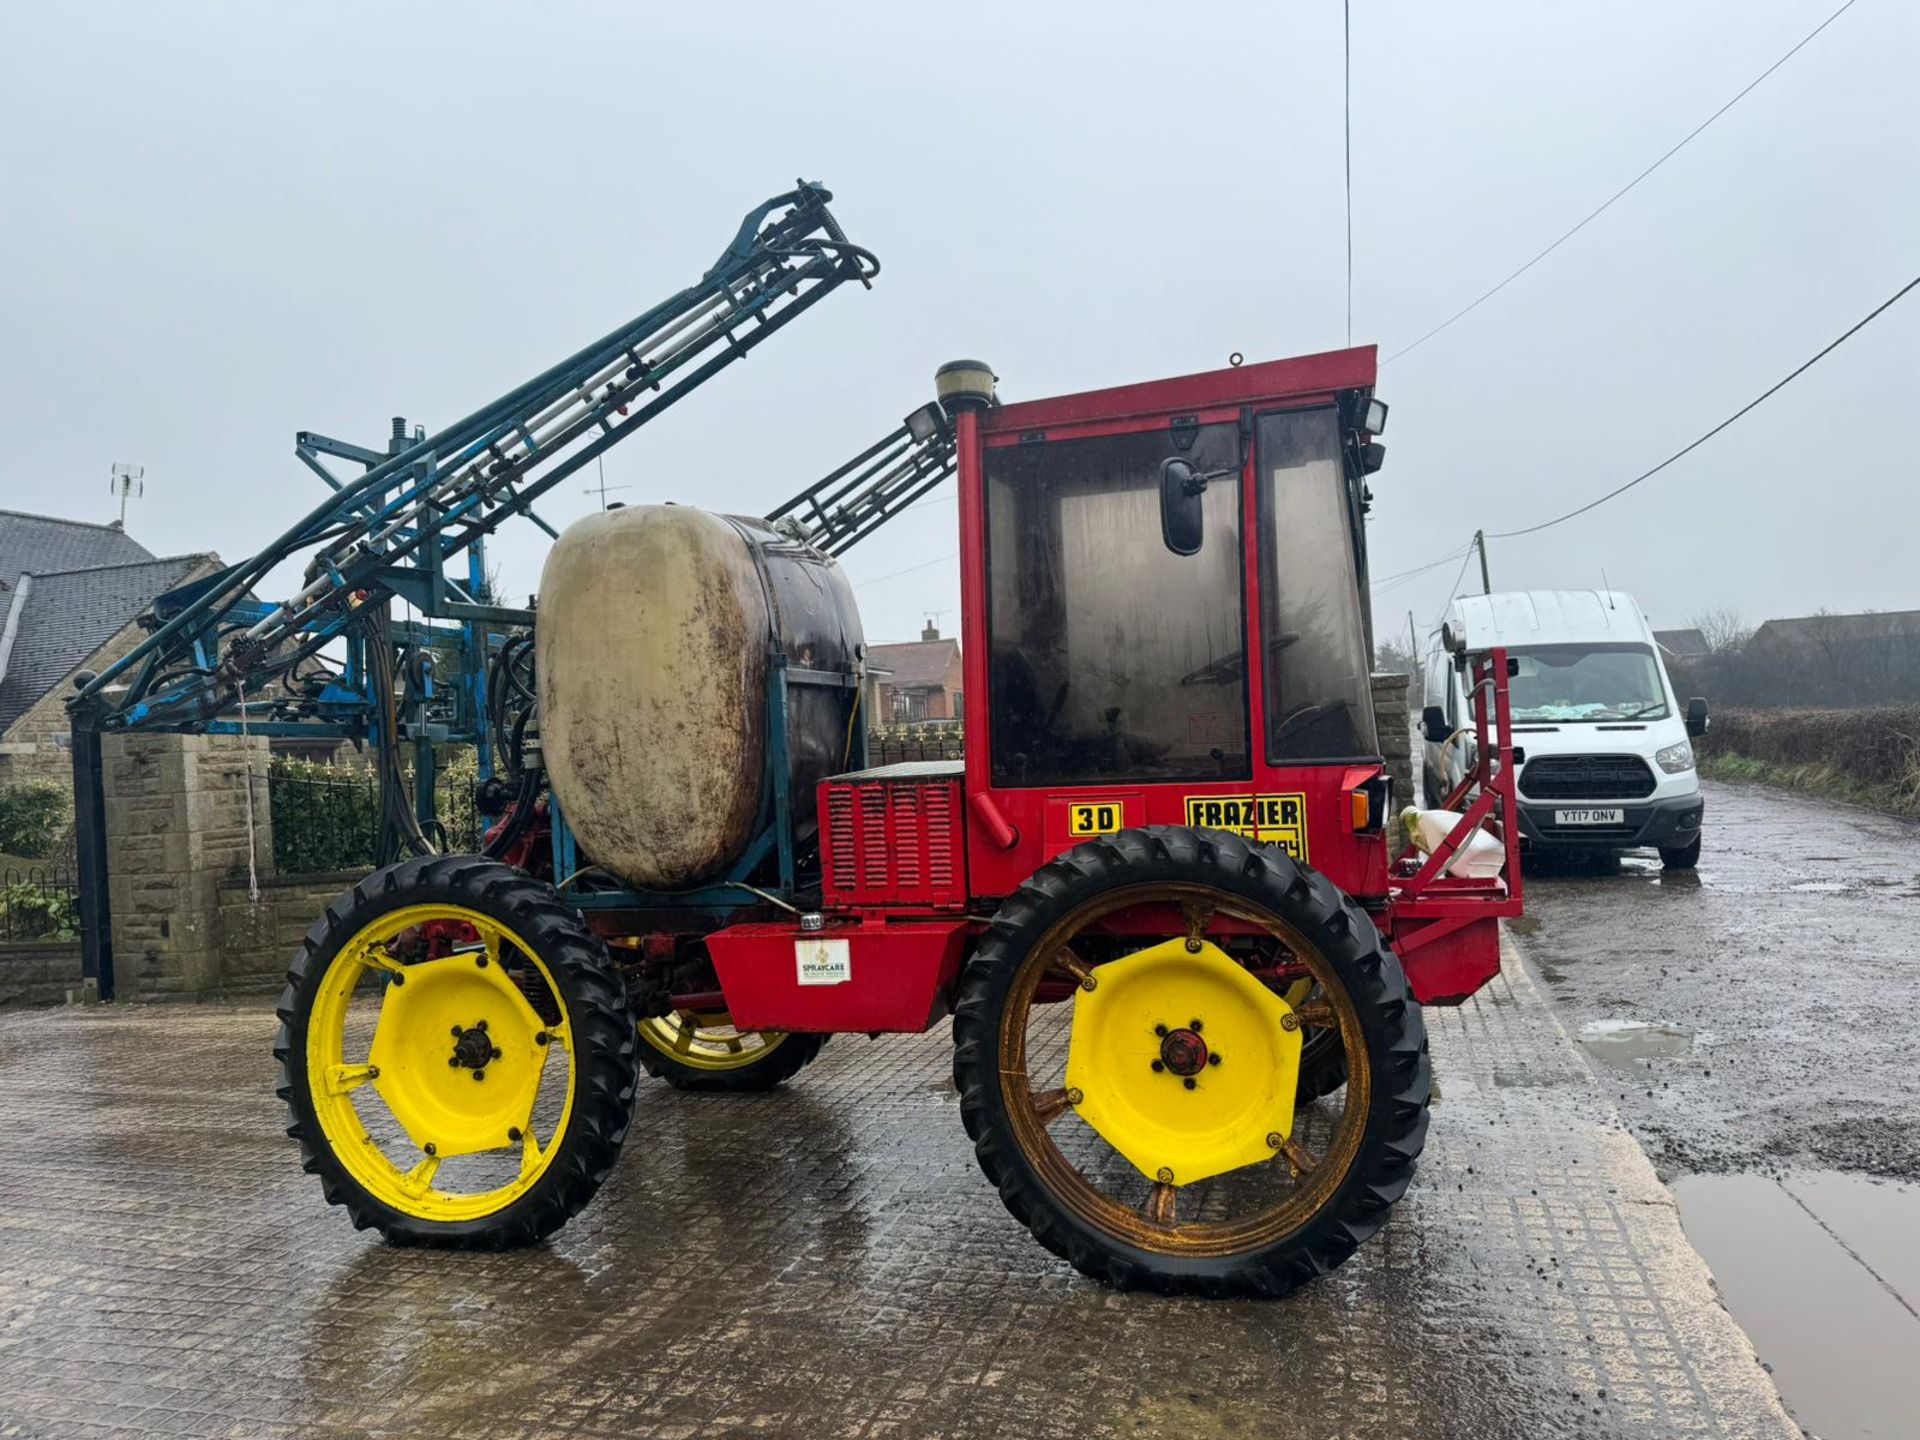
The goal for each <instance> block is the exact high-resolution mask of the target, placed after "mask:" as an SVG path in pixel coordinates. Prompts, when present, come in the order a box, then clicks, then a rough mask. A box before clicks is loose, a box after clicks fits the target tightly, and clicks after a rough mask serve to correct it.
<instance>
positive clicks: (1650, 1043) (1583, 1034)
mask: <svg viewBox="0 0 1920 1440" xmlns="http://www.w3.org/2000/svg"><path fill="white" fill-rule="evenodd" d="M1580 1043H1581V1044H1582V1045H1584V1046H1586V1047H1587V1049H1588V1050H1590V1051H1591V1052H1592V1053H1593V1055H1594V1056H1595V1057H1596V1058H1597V1059H1601V1060H1605V1061H1606V1062H1607V1063H1608V1064H1610V1065H1617V1066H1619V1067H1620V1068H1621V1069H1623V1070H1634V1069H1638V1068H1640V1062H1641V1061H1643V1060H1673V1059H1678V1058H1679V1057H1680V1056H1683V1055H1691V1054H1692V1053H1693V1032H1692V1031H1691V1030H1687V1029H1684V1028H1682V1027H1681V1026H1679V1025H1655V1024H1651V1023H1649V1022H1647V1021H1644V1020H1589V1021H1587V1023H1586V1024H1584V1025H1582V1026H1581V1027H1580Z"/></svg>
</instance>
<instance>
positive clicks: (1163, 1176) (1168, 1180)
mask: <svg viewBox="0 0 1920 1440" xmlns="http://www.w3.org/2000/svg"><path fill="white" fill-rule="evenodd" d="M1153 1178H1154V1179H1156V1180H1158V1181H1159V1182H1160V1183H1161V1184H1162V1185H1171V1184H1172V1183H1173V1171H1171V1170H1169V1169H1168V1168H1167V1167H1166V1166H1164V1165H1162V1166H1161V1167H1160V1170H1159V1173H1157V1174H1156V1175H1155V1176H1154V1177H1153Z"/></svg>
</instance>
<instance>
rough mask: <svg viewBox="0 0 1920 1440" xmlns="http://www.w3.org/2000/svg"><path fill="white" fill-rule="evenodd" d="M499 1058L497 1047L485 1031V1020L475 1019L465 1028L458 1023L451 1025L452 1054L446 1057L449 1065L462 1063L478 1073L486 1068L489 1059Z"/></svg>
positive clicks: (499, 1053)
mask: <svg viewBox="0 0 1920 1440" xmlns="http://www.w3.org/2000/svg"><path fill="white" fill-rule="evenodd" d="M500 1058H501V1052H500V1049H499V1047H498V1046H496V1045H495V1044H494V1043H493V1037H492V1036H491V1035H489V1034H488V1033H487V1022H486V1021H484V1020H476V1021H475V1022H474V1023H473V1024H472V1025H469V1026H466V1027H465V1028H462V1027H461V1026H458V1025H456V1026H454V1027H453V1054H452V1055H450V1056H448V1057H447V1063H448V1064H449V1065H462V1066H465V1067H466V1068H467V1069H469V1070H471V1071H473V1073H474V1074H475V1075H479V1074H480V1073H481V1072H482V1071H484V1070H485V1069H486V1068H487V1062H488V1061H489V1060H498V1059H500Z"/></svg>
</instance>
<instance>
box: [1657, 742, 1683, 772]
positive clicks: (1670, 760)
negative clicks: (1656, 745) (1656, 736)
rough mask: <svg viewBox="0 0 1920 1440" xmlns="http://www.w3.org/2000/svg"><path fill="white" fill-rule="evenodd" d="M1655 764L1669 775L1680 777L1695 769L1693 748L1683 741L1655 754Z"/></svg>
mask: <svg viewBox="0 0 1920 1440" xmlns="http://www.w3.org/2000/svg"><path fill="white" fill-rule="evenodd" d="M1653 763H1654V764H1656V765H1658V766H1659V767H1660V768H1661V769H1662V770H1664V771H1666V772H1667V774H1669V775H1678V774H1680V773H1681V772H1682V771H1686V770H1691V769H1692V768H1693V746H1692V745H1691V744H1689V743H1688V742H1687V741H1685V740H1682V741H1680V742H1679V743H1677V744H1674V745H1669V746H1667V747H1666V748H1665V749H1663V750H1658V751H1656V752H1655V753H1654V757H1653Z"/></svg>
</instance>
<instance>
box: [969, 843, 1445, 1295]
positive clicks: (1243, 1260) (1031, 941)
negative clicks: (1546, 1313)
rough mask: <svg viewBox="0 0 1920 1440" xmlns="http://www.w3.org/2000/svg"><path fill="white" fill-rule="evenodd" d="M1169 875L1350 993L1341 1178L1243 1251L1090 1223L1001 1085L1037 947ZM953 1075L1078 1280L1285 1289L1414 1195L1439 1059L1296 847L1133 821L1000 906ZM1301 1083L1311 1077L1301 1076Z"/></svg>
mask: <svg viewBox="0 0 1920 1440" xmlns="http://www.w3.org/2000/svg"><path fill="white" fill-rule="evenodd" d="M1158 882H1187V883H1200V884H1205V885H1208V886H1211V887H1213V888H1215V889H1218V890H1220V891H1221V892H1223V893H1225V894H1227V895H1230V896H1233V897H1236V898H1239V899H1243V900H1250V901H1253V902H1254V903H1255V904H1257V905H1259V906H1260V907H1262V908H1263V909H1265V910H1267V911H1269V912H1270V913H1271V914H1273V915H1275V916H1277V917H1278V918H1279V919H1281V920H1283V921H1285V922H1286V923H1287V924H1288V925H1290V926H1291V927H1292V928H1293V929H1294V930H1296V931H1297V932H1298V933H1299V934H1300V935H1301V937H1302V938H1304V939H1306V940H1307V941H1308V942H1309V943H1311V944H1313V945H1314V946H1315V947H1316V948H1317V949H1318V950H1319V951H1320V954H1321V955H1322V956H1323V957H1324V958H1325V959H1326V960H1327V961H1328V962H1329V965H1330V967H1331V968H1332V969H1333V970H1334V971H1335V973H1336V974H1337V976H1338V977H1339V979H1340V981H1341V983H1342V984H1343V985H1344V987H1345V988H1346V990H1347V992H1348V994H1349V996H1350V998H1351V999H1352V1001H1353V1004H1354V1009H1355V1010H1356V1011H1357V1013H1358V1015H1359V1019H1360V1028H1361V1032H1362V1035H1363V1036H1364V1038H1365V1041H1366V1050H1367V1057H1368V1062H1369V1065H1370V1067H1371V1072H1372V1074H1371V1079H1372V1100H1371V1103H1370V1105H1369V1107H1368V1114H1367V1117H1366V1120H1365V1123H1364V1128H1363V1133H1362V1136H1361V1139H1360V1144H1359V1147H1358V1150H1357V1152H1356V1153H1355V1155H1354V1157H1353V1161H1352V1163H1351V1165H1350V1166H1349V1167H1348V1170H1347V1174H1346V1176H1345V1178H1344V1179H1343V1180H1342V1181H1341V1183H1340V1185H1339V1187H1338V1188H1337V1189H1336V1190H1335V1191H1334V1192H1333V1194H1332V1195H1331V1196H1329V1198H1328V1200H1327V1201H1326V1203H1324V1204H1323V1205H1322V1206H1321V1207H1320V1208H1319V1209H1318V1210H1317V1211H1315V1212H1313V1213H1312V1214H1311V1215H1310V1216H1309V1217H1308V1218H1307V1219H1306V1220H1305V1221H1304V1222H1303V1223H1302V1224H1301V1225H1300V1226H1298V1227H1296V1228H1295V1229H1294V1230H1292V1231H1291V1232H1289V1233H1287V1234H1285V1235H1283V1236H1281V1237H1279V1238H1278V1239H1277V1240H1275V1241H1273V1242H1271V1243H1268V1244H1266V1245H1264V1246H1262V1247H1260V1248H1257V1249H1252V1250H1248V1251H1244V1252H1241V1253H1236V1254H1227V1255H1217V1256H1215V1255H1209V1256H1200V1257H1195V1256H1191V1255H1169V1254H1165V1253H1158V1252H1154V1251H1150V1250H1147V1249H1144V1248H1140V1247H1137V1246H1134V1245H1132V1244H1130V1243H1128V1242H1126V1241H1124V1240H1121V1239H1119V1238H1117V1237H1115V1236H1113V1235H1111V1234H1108V1233H1107V1232H1105V1231H1102V1230H1100V1229H1097V1228H1095V1227H1094V1226H1093V1225H1092V1224H1090V1223H1089V1222H1088V1221H1087V1220H1085V1219H1084V1218H1083V1217H1081V1216H1080V1215H1079V1214H1077V1213H1076V1212H1074V1211H1073V1210H1072V1209H1070V1208H1068V1207H1067V1206H1066V1205H1064V1204H1062V1203H1061V1202H1060V1200H1059V1199H1058V1198H1057V1197H1056V1196H1055V1195H1054V1194H1053V1192H1052V1191H1050V1190H1049V1189H1048V1188H1047V1187H1046V1185H1045V1184H1044V1183H1043V1182H1042V1181H1041V1180H1040V1178H1039V1177H1038V1175H1037V1174H1036V1173H1035V1170H1034V1168H1033V1166H1032V1165H1031V1163H1030V1162H1029V1161H1028V1159H1027V1157H1026V1156H1025V1154H1024V1153H1023V1152H1022V1151H1021V1149H1020V1147H1019V1145H1018V1143H1017V1142H1016V1140H1015V1139H1014V1135H1013V1132H1012V1128H1011V1126H1010V1123H1009V1120H1008V1115H1007V1109H1006V1099H1005V1095H1004V1093H1003V1092H1002V1090H1001V1087H1000V1069H999V1062H1000V1022H1001V1016H1002V1012H1003V1010H1004V1008H1005V1005H1006V1002H1007V998H1008V994H1009V991H1010V989H1011V987H1012V985H1013V982H1014V979H1015V976H1016V975H1017V973H1018V972H1019V971H1020V969H1021V966H1022V964H1023V962H1025V961H1026V959H1027V956H1028V952H1029V951H1030V950H1031V948H1032V947H1033V946H1034V945H1035V944H1036V943H1037V942H1038V941H1039V939H1040V938H1041V937H1042V936H1043V935H1045V934H1046V933H1047V932H1048V930H1049V929H1051V928H1052V927H1053V926H1054V925H1055V924H1056V923H1058V922H1059V921H1060V920H1062V919H1064V918H1065V917H1066V916H1067V915H1068V914H1070V913H1071V912H1072V911H1074V910H1076V909H1078V908H1079V907H1080V906H1081V905H1083V904H1085V903H1087V902H1088V901H1090V900H1092V899H1094V898H1095V897H1097V896H1099V895H1101V894H1102V893H1104V892H1106V891H1109V890H1114V889H1117V888H1121V887H1127V886H1133V885H1142V884H1154V883H1158ZM953 1033H954V1063H953V1074H954V1084H955V1085H956V1087H957V1088H958V1089H959V1092H960V1113H961V1118H962V1120H963V1121H964V1122H965V1124H966V1128H967V1134H968V1136H969V1137H970V1138H971V1139H972V1140H973V1142H974V1153H975V1156H976V1157H977V1158H978V1160H979V1162H980V1168H981V1169H982V1170H984V1171H985V1172H986V1175H987V1178H988V1179H989V1180H991V1181H992V1182H993V1184H994V1186H995V1188H996V1189H997V1190H998V1191H999V1193H1000V1198H1001V1200H1002V1201H1003V1202H1004V1203H1005V1205H1006V1207H1007V1209H1008V1211H1009V1212H1011V1213H1012V1215H1013V1217H1014V1218H1015V1219H1016V1220H1018V1221H1020V1222H1021V1223H1022V1224H1023V1225H1025V1226H1026V1227H1027V1229H1028V1230H1029V1231H1031V1232H1032V1234H1033V1236H1034V1238H1035V1239H1037V1240H1038V1241H1039V1242H1040V1243H1041V1244H1042V1245H1044V1246H1046V1248H1047V1249H1049V1250H1051V1251H1052V1252H1053V1253H1054V1254H1056V1255H1058V1256H1060V1257H1061V1258H1063V1259H1065V1260H1066V1261H1067V1262H1068V1263H1070V1264H1071V1265H1072V1266H1073V1267H1074V1268H1075V1269H1076V1270H1079V1271H1080V1272H1081V1273H1082V1274H1085V1275H1088V1276H1091V1277H1092V1278H1093V1279H1095V1280H1098V1281H1100V1282H1102V1283H1103V1284H1106V1285H1111V1286H1113V1287H1114V1288H1116V1289H1120V1290H1131V1289H1149V1290H1156V1291H1159V1292H1161V1293H1162V1294H1168V1295H1201V1296H1210V1297H1221V1296H1248V1297H1256V1298H1276V1297H1279V1296H1282V1295H1285V1294H1287V1293H1289V1292H1290V1291H1292V1290H1294V1289H1296V1288H1297V1287H1299V1286H1300V1285H1302V1284H1304V1283H1306V1282H1307V1281H1308V1280H1311V1279H1313V1278H1314V1277H1315V1276H1316V1275H1320V1274H1323V1273H1325V1272H1326V1271H1328V1270H1331V1269H1333V1268H1334V1267H1335V1266H1337V1265H1339V1264H1341V1263H1342V1262H1343V1261H1345V1260H1346V1259H1347V1258H1348V1257H1349V1256H1350V1255H1352V1254H1353V1252H1354V1251H1355V1250H1357V1249H1358V1248H1359V1247H1360V1245H1361V1244H1363V1243H1364V1242H1365V1241H1366V1240H1367V1239H1368V1238H1369V1237H1370V1236H1372V1235H1373V1233H1374V1232H1375V1231H1376V1230H1378V1229H1379V1228H1380V1227H1381V1225H1382V1224H1383V1223H1385V1221H1386V1218H1387V1215H1388V1212H1389V1211H1391V1209H1392V1208H1393V1205H1394V1203H1395V1202H1396V1201H1398V1200H1399V1199H1400V1197H1401V1196H1402V1195H1403V1194H1405V1193H1406V1189H1407V1186H1408V1184H1409V1183H1410V1182H1411V1181H1412V1179H1413V1173H1414V1165H1415V1162H1416V1160H1417V1159H1418V1157H1419V1155H1420V1151H1421V1149H1422V1147H1423V1146H1424V1145H1425V1142H1426V1132H1427V1113H1428V1112H1427V1103H1428V1099H1429V1097H1430V1094H1431V1091H1432V1081H1433V1075H1432V1069H1431V1065H1430V1062H1429V1060H1428V1056H1427V1036H1426V1025H1425V1022H1424V1020H1423V1019H1422V1016H1421V1012H1420V1006H1419V1003H1418V1002H1417V1001H1415V1000H1414V998H1413V995H1412V992H1411V991H1410V990H1409V989H1408V988H1407V980H1406V975H1405V973H1404V972H1403V971H1402V970H1401V968H1400V962H1399V960H1398V959H1396V958H1395V956H1394V954H1393V952H1392V951H1391V950H1390V949H1388V948H1387V946H1386V944H1385V942H1384V941H1383V940H1382V939H1381V936H1380V932H1379V930H1378V929H1377V928H1376V927H1375V926H1374V923H1373V921H1372V920H1371V919H1370V918H1369V917H1368V916H1367V914H1366V912H1365V911H1363V910H1362V909H1360V907H1359V906H1358V905H1357V904H1355V903H1354V901H1353V900H1352V899H1351V897H1349V896H1348V895H1346V894H1345V893H1344V892H1343V891H1341V890H1340V888H1339V887H1338V886H1336V885H1335V884H1334V883H1333V882H1332V881H1331V880H1328V879H1327V878H1326V877H1325V876H1324V875H1322V874H1320V873H1319V872H1318V871H1316V870H1313V869H1312V868H1310V867H1309V866H1307V865H1304V864H1301V863H1299V862H1297V861H1295V860H1294V859H1293V858H1292V857H1291V856H1289V855H1287V854H1286V852H1284V851H1282V850H1279V849H1277V848H1275V847H1271V846H1256V845H1252V844H1249V843H1248V842H1247V841H1245V840H1243V839H1241V838H1240V837H1238V836H1236V835H1232V834H1229V833H1226V832H1223V831H1215V830H1193V829H1188V828H1186V827H1183V826H1172V825H1155V826H1148V827H1145V828H1143V829H1137V830H1123V831H1121V832H1119V833H1118V834H1115V835H1110V836H1105V837H1103V838H1101V839H1098V840H1093V841H1089V842H1088V843H1086V844H1084V845H1080V846H1078V847H1076V848H1075V849H1073V850H1069V851H1067V852H1065V853H1063V854H1061V855H1059V856H1057V857H1056V858H1055V859H1054V860H1052V861H1051V862H1050V863H1048V864H1047V865H1045V866H1043V867H1042V868H1041V869H1040V870H1038V871H1037V872H1035V874H1034V875H1033V876H1032V878H1030V879H1029V880H1027V881H1026V882H1025V883H1024V884H1022V885H1021V887H1020V888H1019V889H1018V890H1017V891H1015V892H1014V893H1013V894H1012V895H1010V896H1008V897H1007V899H1006V900H1005V901H1004V902H1003V903H1002V904H1001V906H1000V908H999V910H998V911H997V912H996V913H995V915H994V917H993V920H992V922H991V923H990V924H989V926H988V928H987V933H986V935H985V937H984V938H983V939H982V941H981V943H980V946H979V948H978V949H977V950H976V951H975V954H974V958H973V960H972V962H971V963H970V964H969V966H968V968H967V970H966V972H965V973H964V975H963V977H962V982H961V990H960V1000H959V1003H958V1005H957V1006H956V1007H955V1010H954V1020H953ZM1304 1078H1305V1077H1303V1079H1304Z"/></svg>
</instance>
